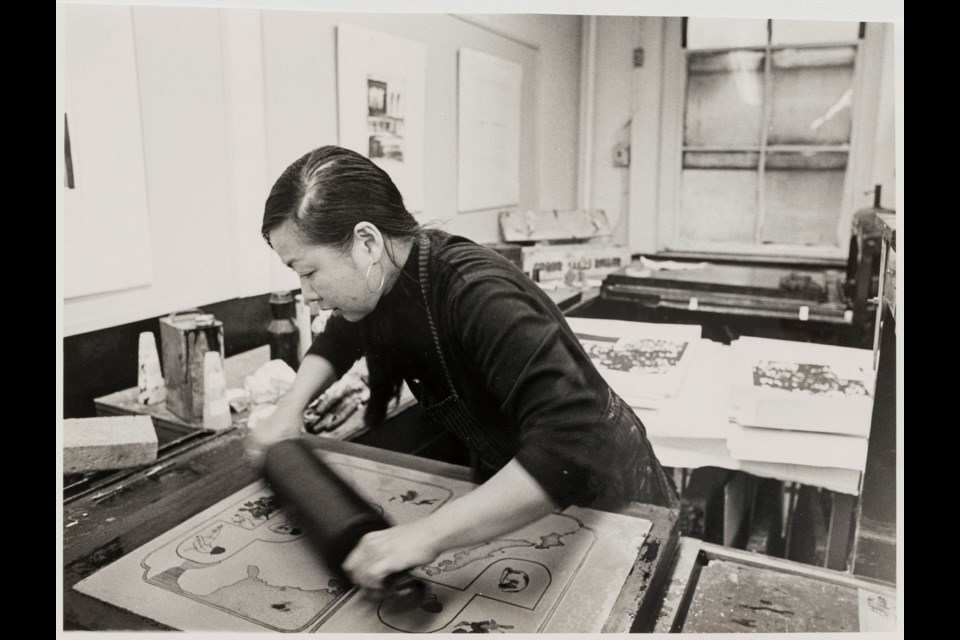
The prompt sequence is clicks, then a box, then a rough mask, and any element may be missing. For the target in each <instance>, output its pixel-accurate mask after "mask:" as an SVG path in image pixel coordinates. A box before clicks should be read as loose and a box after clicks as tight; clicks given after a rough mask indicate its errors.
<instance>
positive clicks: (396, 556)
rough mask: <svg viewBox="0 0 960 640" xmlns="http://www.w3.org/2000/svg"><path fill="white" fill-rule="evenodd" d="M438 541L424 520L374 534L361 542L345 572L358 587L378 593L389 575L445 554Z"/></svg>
mask: <svg viewBox="0 0 960 640" xmlns="http://www.w3.org/2000/svg"><path fill="white" fill-rule="evenodd" d="M435 540H436V535H435V534H431V533H430V532H429V531H427V530H426V529H425V527H424V521H422V520H421V521H418V522H412V523H409V524H401V525H397V526H395V527H391V528H390V529H384V530H382V531H373V532H371V533H368V534H367V535H365V536H363V537H362V538H361V539H360V542H359V543H358V544H357V546H356V547H355V548H354V550H353V551H352V552H351V553H350V555H349V556H347V559H346V560H345V561H344V563H343V570H344V571H345V572H346V573H347V575H348V576H349V577H350V580H351V582H353V583H354V584H355V585H357V586H359V587H363V588H364V589H369V590H371V591H375V592H376V591H379V590H380V589H382V588H383V581H384V579H385V578H386V577H387V576H389V575H390V574H392V573H397V572H398V571H403V570H405V569H411V568H413V567H419V566H422V565H425V564H428V563H430V562H432V561H433V560H435V559H436V557H437V556H438V555H440V552H441V551H442V549H439V548H437V546H436V543H435Z"/></svg>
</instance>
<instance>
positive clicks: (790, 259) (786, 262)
mask: <svg viewBox="0 0 960 640" xmlns="http://www.w3.org/2000/svg"><path fill="white" fill-rule="evenodd" d="M646 257H648V258H652V259H654V260H658V259H664V260H667V259H669V260H697V261H703V260H705V261H708V262H713V263H716V264H756V265H763V264H769V265H777V266H790V267H833V268H841V269H842V268H846V265H847V260H846V258H843V257H823V256H786V255H773V254H771V255H758V254H745V253H722V252H719V251H678V250H669V249H664V250H663V251H658V252H657V253H656V254H653V255H649V254H646Z"/></svg>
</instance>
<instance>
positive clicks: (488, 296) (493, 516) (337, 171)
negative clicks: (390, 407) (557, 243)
mask: <svg viewBox="0 0 960 640" xmlns="http://www.w3.org/2000/svg"><path fill="white" fill-rule="evenodd" d="M262 233H263V235H264V237H265V238H266V239H267V242H268V243H269V244H270V246H271V247H272V248H273V249H274V251H276V253H277V254H278V255H279V257H280V259H281V260H282V261H283V262H284V263H285V264H286V265H287V266H289V267H290V268H291V269H293V270H294V271H296V272H297V274H298V275H299V276H300V281H301V286H302V290H303V294H304V296H305V297H306V298H307V299H308V300H316V301H317V302H318V303H319V304H320V307H321V308H323V309H329V310H333V311H334V312H335V313H334V316H333V318H331V320H330V321H329V322H328V323H327V327H326V329H325V330H324V332H323V333H322V334H321V335H320V336H319V337H318V338H317V340H316V341H315V342H314V344H313V345H312V346H311V348H310V350H309V352H308V354H307V356H306V357H305V358H304V360H303V362H302V363H301V365H300V368H299V370H298V372H297V378H296V382H295V383H294V385H293V388H292V390H291V391H290V392H289V393H288V394H287V395H286V396H285V397H284V399H283V400H282V401H281V402H280V404H279V405H278V407H277V410H276V412H275V413H274V414H273V415H272V416H271V419H270V421H269V422H268V423H267V424H265V425H262V426H260V427H258V428H257V429H256V430H254V431H253V432H252V433H251V436H250V440H249V444H248V447H249V449H250V451H251V453H252V454H253V455H254V456H258V455H260V454H262V452H263V450H264V449H265V448H266V447H267V446H269V444H271V443H273V442H276V441H278V440H281V439H284V438H291V437H296V436H297V435H298V434H299V432H300V427H301V425H302V411H303V409H304V407H305V406H306V405H307V404H308V403H309V402H310V400H312V399H313V398H314V397H316V395H317V394H319V393H321V392H322V391H323V390H324V389H326V388H327V387H328V386H329V385H330V384H332V383H333V382H334V381H335V380H336V379H337V378H338V377H339V376H341V375H343V373H345V372H346V371H347V370H348V369H349V368H350V367H351V366H352V364H353V363H354V362H355V361H356V360H357V359H358V358H360V357H361V356H366V358H367V365H368V368H369V371H370V388H371V397H370V402H369V404H368V406H367V415H366V419H367V421H368V422H370V423H376V422H378V421H379V420H382V418H383V416H384V413H385V409H386V406H387V404H388V402H389V400H390V398H391V397H392V396H393V395H394V394H395V393H396V391H397V390H398V389H399V387H400V385H401V383H403V382H406V383H407V384H408V385H409V387H410V389H411V391H413V393H414V395H415V396H416V397H417V399H418V401H419V403H420V405H421V407H422V409H423V413H424V416H425V419H427V420H430V421H433V422H434V423H437V424H439V425H440V426H442V427H444V428H446V429H449V430H450V431H451V432H453V433H454V434H455V435H456V436H458V437H459V439H460V440H461V441H462V442H463V443H464V445H465V446H466V447H467V448H469V450H470V451H471V452H472V454H473V457H474V460H476V471H477V472H478V476H479V477H480V478H482V479H485V481H484V482H483V483H482V484H481V485H480V486H479V487H478V488H477V489H476V490H474V491H473V492H471V493H470V494H468V495H467V496H464V497H463V498H460V499H459V500H456V501H453V502H451V503H448V504H446V505H444V506H443V507H441V508H439V509H437V510H436V511H435V512H433V513H432V514H431V515H429V516H427V517H426V518H424V519H422V520H420V521H417V522H413V523H409V524H403V525H398V526H395V527H393V528H391V529H388V530H385V531H378V532H375V533H370V534H367V535H366V536H365V537H364V538H363V539H362V540H361V543H360V544H359V545H358V546H357V548H356V549H355V550H354V551H353V553H352V554H351V555H350V557H349V558H348V559H347V562H346V564H345V567H344V568H345V570H346V571H347V573H348V574H349V575H350V577H351V579H352V580H353V581H354V582H355V583H356V584H358V585H360V586H362V587H366V588H369V589H377V588H379V587H380V586H381V585H382V581H383V579H384V578H385V577H386V576H388V575H389V574H391V573H393V572H396V571H400V570H403V569H407V568H410V567H414V566H419V565H423V564H426V563H428V562H430V561H432V560H434V559H435V558H436V557H437V556H438V555H439V554H440V553H442V552H443V551H445V550H447V549H451V548H454V547H460V546H464V545H469V544H474V543H478V542H483V541H487V540H491V539H493V538H496V537H497V536H500V535H502V534H505V533H509V532H511V531H513V530H516V529H518V528H520V527H522V526H524V525H526V524H529V523H530V522H533V521H535V520H537V519H539V518H540V517H542V516H544V515H546V514H548V513H550V512H553V511H555V510H557V509H562V508H565V507H567V506H569V505H571V504H577V505H582V506H590V507H596V508H615V507H617V506H619V505H622V504H624V503H626V502H628V501H639V502H648V503H653V504H660V505H671V506H672V505H675V504H676V499H677V498H676V492H675V489H674V488H673V483H672V482H671V480H670V478H669V477H668V476H667V475H666V474H665V473H664V471H663V469H662V468H661V466H660V464H659V462H658V461H657V459H656V457H655V456H654V454H653V451H652V449H651V447H650V443H649V442H648V441H647V439H646V434H645V431H644V428H643V425H642V424H641V423H640V421H639V420H638V419H637V417H636V415H635V414H634V413H633V411H632V410H631V409H630V408H629V407H628V406H626V405H625V403H624V402H623V400H621V399H620V398H619V397H618V396H617V395H616V394H615V393H613V391H611V390H610V388H609V387H608V385H607V384H606V383H605V382H604V380H603V378H602V377H601V376H600V375H599V373H598V372H597V370H596V368H595V367H594V366H593V365H592V364H591V362H590V359H589V358H588V357H587V356H586V354H585V353H584V351H583V349H582V348H581V347H580V344H579V342H578V340H577V338H576V336H575V335H574V334H573V333H572V331H571V330H570V328H569V327H568V326H567V324H566V322H565V321H564V318H563V316H562V314H561V313H560V311H559V310H558V309H557V307H556V306H555V305H554V304H553V303H552V302H551V301H550V299H549V298H548V297H547V296H546V295H545V294H544V293H543V292H542V291H541V290H540V289H539V288H538V287H537V286H536V285H535V284H534V283H533V282H532V281H530V279H528V278H527V277H526V276H525V275H524V274H523V273H522V272H520V271H519V270H518V269H516V268H515V267H514V266H513V265H512V264H511V263H510V262H508V261H507V260H505V259H503V258H501V257H500V256H499V255H498V254H496V253H494V252H493V251H490V250H488V249H486V248H484V247H481V246H479V245H477V244H475V243H473V242H470V241H469V240H466V239H465V238H460V237H456V236H452V235H449V234H447V233H444V232H442V231H437V230H422V229H421V228H420V227H419V225H418V224H417V222H416V220H414V218H413V216H411V215H410V214H409V213H408V212H407V210H406V209H405V207H404V205H403V199H402V197H401V195H400V193H399V191H398V190H397V188H396V186H395V185H394V184H393V182H392V181H391V180H390V178H389V176H387V174H386V173H385V172H383V171H382V170H381V169H380V168H379V167H377V166H376V165H375V164H373V163H372V162H370V161H369V160H367V159H366V158H364V157H363V156H360V155H359V154H356V153H354V152H352V151H348V150H346V149H342V148H339V147H322V148H320V149H316V150H314V151H311V152H310V153H308V154H306V155H305V156H303V157H302V158H300V159H299V160H297V161H296V162H294V163H293V164H292V165H291V166H290V167H288V168H287V170H286V171H284V173H283V174H282V175H281V176H280V178H279V179H278V180H277V182H276V184H274V186H273V189H272V190H271V192H270V195H269V197H268V198H267V202H266V207H265V212H264V218H263V227H262Z"/></svg>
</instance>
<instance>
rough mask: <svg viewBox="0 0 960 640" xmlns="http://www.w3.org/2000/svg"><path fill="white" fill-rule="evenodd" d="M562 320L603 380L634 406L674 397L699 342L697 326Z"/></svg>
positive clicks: (660, 402) (655, 405)
mask: <svg viewBox="0 0 960 640" xmlns="http://www.w3.org/2000/svg"><path fill="white" fill-rule="evenodd" d="M567 321H568V322H569V324H570V327H571V328H572V329H573V331H574V333H576V335H577V337H578V338H579V339H580V343H581V344H582V345H583V347H584V349H585V350H586V352H587V355H589V356H590V359H591V360H593V362H594V364H595V365H596V366H597V369H598V370H599V371H600V373H601V375H603V377H604V379H606V381H607V383H608V384H609V385H610V386H611V387H612V388H613V390H614V391H615V392H617V394H618V395H619V396H620V397H621V398H623V399H624V400H626V401H627V402H628V403H629V404H630V406H633V407H643V408H659V407H661V406H662V405H663V404H664V401H665V400H667V399H670V398H674V397H676V396H677V395H678V393H679V392H680V388H681V385H682V384H683V379H684V376H685V375H686V373H687V370H688V369H689V368H690V362H691V361H692V360H693V357H694V353H695V351H696V350H697V346H698V343H699V342H700V327H699V326H698V325H675V324H650V323H644V322H625V321H621V320H598V319H593V318H568V319H567Z"/></svg>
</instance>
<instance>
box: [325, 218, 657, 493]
mask: <svg viewBox="0 0 960 640" xmlns="http://www.w3.org/2000/svg"><path fill="white" fill-rule="evenodd" d="M425 233H428V234H429V235H430V244H431V246H430V260H429V276H428V277H429V278H430V298H429V304H430V311H431V314H432V316H433V319H434V322H435V323H436V325H437V331H438V333H439V339H440V343H441V345H442V348H443V355H444V358H445V359H446V362H447V365H448V368H449V371H450V376H451V378H452V380H453V383H454V386H455V389H456V392H457V394H458V395H459V396H460V397H461V398H462V399H463V401H464V403H465V404H466V406H467V407H468V408H469V409H470V413H472V414H473V415H474V416H475V417H476V418H477V420H478V421H479V422H481V423H483V424H484V425H490V429H491V430H493V431H495V430H499V429H507V430H512V431H513V432H514V433H515V434H516V435H517V436H519V437H518V438H517V439H516V440H518V441H519V443H520V446H519V449H518V450H517V451H515V452H513V455H515V457H516V458H517V460H518V461H519V462H520V464H522V465H523V467H524V468H525V469H526V470H527V471H528V472H529V473H530V474H531V475H532V476H533V477H534V478H535V479H536V480H537V482H539V483H540V485H541V486H542V487H543V488H544V489H545V490H546V491H547V493H549V494H550V496H551V497H552V498H553V500H554V501H555V502H556V503H557V504H558V505H560V506H561V507H565V506H567V505H569V504H580V505H589V504H592V503H595V502H597V501H598V500H601V501H602V499H603V498H604V492H605V490H606V489H607V487H608V485H609V487H610V488H611V490H612V488H613V486H614V485H615V484H617V483H618V481H617V480H615V479H614V476H617V475H618V474H619V476H620V477H622V476H623V475H624V474H625V473H626V474H627V475H631V474H632V475H633V476H634V477H637V476H638V475H639V477H641V478H644V477H647V476H650V475H653V476H656V482H654V483H650V482H646V484H648V485H649V484H656V485H659V484H661V483H662V481H663V471H662V469H661V468H660V465H659V462H657V460H656V458H655V457H654V456H653V453H652V451H651V450H650V447H649V443H648V442H646V439H645V433H644V432H643V428H642V425H640V424H639V420H636V418H635V416H633V415H632V412H630V411H629V409H627V412H628V413H630V415H629V416H625V415H623V414H624V413H625V412H624V411H623V406H622V401H621V400H620V399H619V398H617V397H616V396H615V395H614V394H613V393H612V392H611V391H610V389H609V387H608V385H607V383H606V382H605V381H604V380H603V378H602V377H601V376H600V374H599V373H598V372H597V370H596V368H595V367H594V365H593V363H592V362H591V361H590V359H589V358H588V357H587V355H586V354H585V352H584V351H583V349H582V347H581V346H580V342H579V341H578V339H577V338H576V336H575V335H574V334H573V332H572V331H571V330H570V328H569V326H568V325H567V323H566V321H565V320H564V318H563V315H562V313H561V312H560V310H559V309H558V308H557V306H556V305H555V304H554V303H553V302H552V301H551V300H550V298H549V297H547V295H546V294H545V293H544V292H543V291H541V290H540V288H539V287H538V286H537V285H536V284H534V283H533V282H532V281H531V280H530V279H529V278H527V277H526V275H524V274H523V273H522V272H521V271H520V270H518V269H517V268H516V267H515V266H514V265H513V264H511V263H510V262H509V261H507V260H506V259H504V258H503V257H501V256H500V255H498V254H497V253H495V252H493V251H491V250H490V249H487V248H485V247H482V246H479V245H477V244H475V243H473V242H471V241H469V240H467V239H465V238H461V237H457V236H452V235H449V234H447V233H444V232H441V231H436V230H430V231H426V232H425ZM419 250H420V245H419V243H417V244H416V245H415V246H414V248H413V250H412V251H411V254H410V257H409V259H408V260H407V263H406V264H405V265H404V266H403V270H402V272H401V275H400V278H399V279H398V280H397V282H396V284H395V285H394V287H393V288H392V289H391V290H390V291H389V292H388V293H387V294H385V295H384V296H383V297H382V298H381V300H380V302H379V304H378V305H377V308H376V309H375V310H374V311H373V312H372V313H371V314H369V315H368V316H367V317H365V318H363V319H362V320H360V321H359V322H357V323H351V322H348V321H346V320H344V319H343V318H342V317H333V318H331V319H330V321H329V322H328V323H327V326H326V329H325V330H324V332H323V333H322V334H321V335H320V336H318V337H317V339H316V341H315V342H314V344H313V345H312V346H311V348H310V351H309V353H312V354H315V355H319V356H322V357H324V358H326V359H327V360H329V361H330V362H331V364H332V365H333V366H334V369H335V370H336V372H337V373H338V374H339V375H342V374H343V373H344V372H346V371H347V370H348V369H349V368H350V367H351V366H352V365H353V363H354V362H355V361H356V360H357V359H358V358H359V357H360V356H361V355H363V354H364V353H365V351H367V350H368V349H369V347H368V346H367V345H371V344H382V345H385V347H384V348H389V349H392V350H393V352H392V355H393V361H394V362H395V363H396V366H397V367H398V369H399V373H400V375H402V377H403V379H404V380H405V381H406V382H407V384H408V385H409V386H410V389H411V391H413V393H414V395H415V396H417V397H418V398H419V399H421V400H423V401H425V402H426V403H428V404H429V403H430V401H431V400H439V399H441V398H442V394H443V393H444V390H445V389H446V387H447V385H446V384H445V379H444V373H443V371H442V370H441V369H440V367H439V366H437V357H436V355H435V348H434V342H433V339H432V336H431V333H430V329H429V325H428V323H427V321H426V315H425V313H424V309H423V307H424V298H423V294H422V290H421V287H420V284H419V279H418V259H417V256H418V252H419ZM632 425H638V426H639V429H637V428H633V433H632V435H631V433H630V428H631V426H632ZM638 430H639V435H638V434H637V431H638ZM637 465H640V466H643V467H645V468H643V469H635V470H631V469H625V467H628V466H629V467H634V466H637ZM608 480H609V482H608ZM640 482H641V483H644V482H645V481H644V480H643V479H641V480H640ZM621 484H622V482H621ZM648 488H649V487H648ZM671 490H672V488H671ZM665 500H666V499H665ZM655 501H657V502H661V501H660V500H655Z"/></svg>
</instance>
